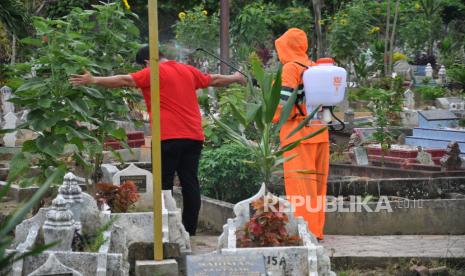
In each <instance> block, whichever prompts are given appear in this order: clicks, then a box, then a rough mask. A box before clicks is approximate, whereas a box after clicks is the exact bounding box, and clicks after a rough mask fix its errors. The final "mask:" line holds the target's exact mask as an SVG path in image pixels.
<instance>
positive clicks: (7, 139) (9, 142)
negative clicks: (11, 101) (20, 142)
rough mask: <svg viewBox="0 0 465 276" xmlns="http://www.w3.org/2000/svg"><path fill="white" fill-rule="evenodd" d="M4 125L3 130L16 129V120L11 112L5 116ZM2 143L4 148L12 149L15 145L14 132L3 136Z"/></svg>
mask: <svg viewBox="0 0 465 276" xmlns="http://www.w3.org/2000/svg"><path fill="white" fill-rule="evenodd" d="M4 119H5V125H4V126H3V129H14V128H16V121H17V120H18V118H17V117H16V115H15V114H14V113H13V112H9V113H8V114H6V115H5V117H4ZM3 143H4V145H5V147H14V146H15V145H16V131H14V132H10V133H7V134H5V135H4V136H3Z"/></svg>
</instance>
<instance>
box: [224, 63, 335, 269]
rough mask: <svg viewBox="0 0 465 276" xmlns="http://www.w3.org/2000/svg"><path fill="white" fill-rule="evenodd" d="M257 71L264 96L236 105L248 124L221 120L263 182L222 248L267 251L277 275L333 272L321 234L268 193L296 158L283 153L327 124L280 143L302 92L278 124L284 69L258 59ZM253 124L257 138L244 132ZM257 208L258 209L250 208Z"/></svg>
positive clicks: (239, 210)
mask: <svg viewBox="0 0 465 276" xmlns="http://www.w3.org/2000/svg"><path fill="white" fill-rule="evenodd" d="M252 71H253V74H254V77H255V78H256V80H257V82H258V84H259V87H260V88H259V89H258V90H259V91H256V90H257V88H255V87H254V86H253V85H252V83H251V82H250V83H249V93H251V94H252V95H254V94H255V95H256V94H258V95H259V96H258V98H257V99H256V100H255V101H250V102H246V103H244V104H245V106H246V108H245V110H246V112H245V114H244V113H242V112H240V110H241V109H240V108H238V107H237V106H236V105H234V104H231V106H232V109H233V110H234V114H235V117H236V119H237V120H238V121H239V122H240V124H241V125H242V127H241V126H240V127H239V131H236V130H234V129H233V128H232V127H230V126H228V125H227V124H225V123H224V122H222V121H220V120H218V119H215V121H216V123H217V124H218V125H219V126H221V127H222V128H223V129H225V130H226V133H227V135H228V136H229V138H230V139H231V140H233V141H234V142H236V143H238V144H239V145H242V146H243V147H245V148H247V149H248V150H249V151H251V152H253V160H250V161H251V162H253V163H254V164H256V165H257V166H258V168H259V169H260V173H261V176H262V178H263V184H262V187H261V189H260V191H259V192H258V193H257V194H256V195H255V196H253V197H252V198H249V199H246V200H244V201H241V202H239V203H237V204H236V205H235V206H234V213H235V215H236V217H235V218H234V219H229V220H228V223H227V224H226V225H225V226H224V232H223V234H222V235H221V236H220V238H219V251H220V252H221V254H225V255H228V254H229V255H231V254H241V253H250V254H263V256H264V257H265V264H266V268H267V272H268V273H270V272H271V273H277V275H279V274H283V275H310V274H311V273H319V275H332V274H333V273H332V272H331V271H330V262H329V258H328V257H327V256H325V255H324V250H323V247H321V246H318V245H317V241H316V239H315V237H313V235H312V234H311V233H310V232H309V231H308V227H307V223H306V222H305V221H304V220H303V218H301V217H299V218H295V217H294V214H293V211H292V207H291V204H290V203H289V201H287V200H285V199H282V198H278V197H276V196H275V195H272V194H271V193H269V192H267V188H268V187H269V186H270V185H271V184H272V181H273V175H274V174H275V173H276V172H279V171H281V170H282V169H281V166H282V164H283V163H284V162H285V161H287V160H290V159H292V158H293V157H294V156H290V157H283V154H284V153H285V152H286V151H289V150H291V149H293V148H295V147H296V146H297V145H298V144H299V143H300V142H301V141H303V140H306V139H309V138H311V137H314V136H315V135H318V134H319V133H320V132H323V131H324V130H325V129H324V128H322V129H321V130H319V131H316V132H314V133H311V134H309V135H308V136H306V137H303V138H302V139H299V140H297V141H295V142H293V143H290V144H287V145H280V144H279V142H278V139H276V138H277V135H278V133H279V131H280V129H281V127H282V126H283V125H284V123H285V122H286V121H287V120H288V118H289V116H290V115H291V111H292V109H293V107H294V102H295V100H296V97H297V91H294V92H293V93H292V95H291V96H290V97H289V100H288V101H287V102H286V103H285V104H284V105H283V107H282V110H281V115H280V119H279V122H278V123H277V124H274V123H273V117H274V115H275V113H276V111H277V109H278V105H279V100H280V91H281V68H279V69H278V72H277V73H276V74H275V75H274V76H273V74H271V73H268V72H266V71H265V70H264V69H263V67H262V65H261V63H260V62H259V61H258V59H257V58H254V59H252ZM249 79H250V78H249ZM317 110H318V108H317V109H315V111H314V112H312V113H311V114H309V115H308V116H307V117H306V118H305V119H304V120H302V122H301V123H300V124H299V125H298V126H297V127H296V129H294V130H293V131H291V133H290V134H289V136H288V137H291V136H293V135H294V134H295V133H297V132H298V131H299V130H300V129H301V128H303V127H304V126H305V125H306V124H307V123H308V122H309V121H310V120H311V119H312V118H313V116H314V115H315V113H316V111H317ZM251 124H252V125H253V126H254V127H255V129H256V135H257V137H258V139H257V140H256V141H253V140H250V139H247V138H246V137H245V135H244V134H243V133H242V132H241V131H240V129H245V128H247V127H248V126H250V125H251ZM302 173H315V172H304V171H302ZM251 206H253V208H250V207H251ZM241 246H242V247H241ZM273 275H275V274H273Z"/></svg>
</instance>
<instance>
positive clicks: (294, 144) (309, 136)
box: [276, 127, 327, 155]
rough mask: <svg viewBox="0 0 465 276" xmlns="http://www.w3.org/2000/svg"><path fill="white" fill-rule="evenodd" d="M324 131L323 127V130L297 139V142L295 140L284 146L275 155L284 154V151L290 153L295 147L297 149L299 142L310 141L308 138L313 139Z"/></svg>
mask: <svg viewBox="0 0 465 276" xmlns="http://www.w3.org/2000/svg"><path fill="white" fill-rule="evenodd" d="M326 129H327V128H326V127H323V128H321V129H319V130H317V131H315V132H312V133H310V134H309V135H307V136H304V137H302V138H300V139H298V140H296V141H294V142H292V143H289V144H287V145H285V146H284V147H282V148H281V149H280V150H279V151H277V152H276V154H278V155H281V154H283V153H285V152H286V151H290V150H292V149H294V148H295V147H297V146H298V145H299V144H300V142H302V141H305V140H307V139H310V138H313V137H315V136H316V135H318V134H320V133H322V132H324V131H326Z"/></svg>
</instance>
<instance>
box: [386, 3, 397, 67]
mask: <svg viewBox="0 0 465 276" xmlns="http://www.w3.org/2000/svg"><path fill="white" fill-rule="evenodd" d="M399 2H400V0H397V1H396V8H395V11H394V22H393V23H392V30H391V39H390V40H391V41H390V42H389V59H388V63H389V65H388V75H390V74H391V72H392V54H393V51H394V40H395V35H396V25H397V18H398V16H399Z"/></svg>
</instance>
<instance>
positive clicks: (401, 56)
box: [392, 52, 407, 63]
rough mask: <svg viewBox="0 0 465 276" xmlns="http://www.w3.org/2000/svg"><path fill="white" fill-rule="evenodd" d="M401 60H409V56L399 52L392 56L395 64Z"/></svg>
mask: <svg viewBox="0 0 465 276" xmlns="http://www.w3.org/2000/svg"><path fill="white" fill-rule="evenodd" d="M401 59H404V60H407V56H406V55H404V54H402V53H399V52H395V53H394V54H393V55H392V60H393V62H394V63H396V62H397V61H399V60H401Z"/></svg>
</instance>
